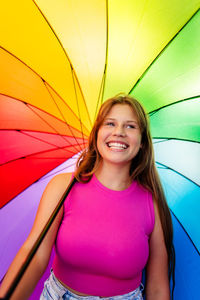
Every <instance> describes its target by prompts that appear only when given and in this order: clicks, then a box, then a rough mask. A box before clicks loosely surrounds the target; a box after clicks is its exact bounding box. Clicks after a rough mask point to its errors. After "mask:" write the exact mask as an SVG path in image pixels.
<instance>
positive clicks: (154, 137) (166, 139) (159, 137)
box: [152, 136, 200, 144]
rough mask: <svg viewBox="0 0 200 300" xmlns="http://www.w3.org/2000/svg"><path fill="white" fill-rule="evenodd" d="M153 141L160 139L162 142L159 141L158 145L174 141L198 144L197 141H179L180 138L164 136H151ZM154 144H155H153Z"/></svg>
mask: <svg viewBox="0 0 200 300" xmlns="http://www.w3.org/2000/svg"><path fill="white" fill-rule="evenodd" d="M152 138H153V139H161V140H164V141H160V142H158V143H161V142H165V141H170V140H176V141H184V142H190V143H197V144H199V143H200V142H198V141H194V140H189V139H180V138H176V137H172V138H167V137H166V136H163V137H162V136H152ZM155 144H156V143H155Z"/></svg>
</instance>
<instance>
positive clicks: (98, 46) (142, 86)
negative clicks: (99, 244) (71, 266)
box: [0, 0, 200, 300]
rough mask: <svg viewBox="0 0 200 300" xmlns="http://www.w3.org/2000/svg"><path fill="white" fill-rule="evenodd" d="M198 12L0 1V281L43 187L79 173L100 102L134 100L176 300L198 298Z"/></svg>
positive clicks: (180, 3) (96, 2)
mask: <svg viewBox="0 0 200 300" xmlns="http://www.w3.org/2000/svg"><path fill="white" fill-rule="evenodd" d="M199 8H200V1H199V0H190V1H186V0H169V1H158V0H152V1H147V0H136V1H132V0H129V1H128V0H125V1H119V0H115V1H114V0H107V1H103V0H101V1H100V0H93V1H92V0H85V1H81V0H76V1H70V0H68V1H64V0H49V1H42V0H26V1H23V0H19V1H14V0H8V1H4V2H3V3H2V4H1V9H0V70H1V72H0V77H1V80H0V138H1V149H0V153H1V155H0V163H1V165H0V182H1V199H0V204H1V210H0V228H3V230H1V231H2V232H1V241H0V243H1V244H0V260H1V262H0V265H1V269H0V275H1V277H0V278H1V279H2V278H3V276H4V274H5V273H6V270H7V268H8V266H9V264H10V262H11V260H12V258H13V256H14V255H15V253H16V251H17V250H18V248H19V247H20V245H21V244H22V243H23V241H24V239H25V238H26V236H27V234H28V232H29V230H30V228H31V225H32V222H33V219H34V216H35V212H36V209H37V206H38V202H39V199H40V197H41V194H42V192H43V190H44V188H45V185H46V184H47V182H48V181H49V180H50V178H51V177H52V176H54V175H55V174H57V173H59V172H66V171H69V172H70V171H72V170H74V166H75V162H76V159H77V156H78V154H79V153H80V151H82V150H83V149H84V148H85V147H86V145H87V137H88V135H89V132H90V130H91V126H92V123H93V121H94V119H95V116H96V113H97V111H98V109H99V106H100V104H101V103H102V102H103V101H104V100H105V99H107V98H108V97H111V96H113V95H115V94H117V93H119V92H125V93H128V94H131V95H133V96H134V97H136V98H137V99H138V100H139V101H140V102H141V103H142V104H143V105H144V106H145V108H146V111H147V112H148V113H149V116H150V122H151V131H152V136H153V138H154V147H155V156H156V162H157V167H158V171H159V173H160V176H161V180H162V183H163V187H164V190H165V193H166V197H167V200H168V203H169V206H170V209H171V213H172V218H173V224H174V244H175V250H176V274H175V275H176V287H175V299H177V300H179V299H186V300H187V299H188V300H189V299H197V297H198V295H199V291H198V287H199V284H200V238H199V237H200V229H199V228H200V226H199V222H198V218H199V214H200V205H199V199H200V189H199V183H200V176H199V168H198V167H199V165H200V164H199V162H200V158H199V157H200V144H199V142H200V131H199V125H200V120H199V115H200V105H199V99H200V55H199V53H200V11H199ZM49 267H50V265H49ZM45 276H47V275H46V273H45V275H44V278H45ZM44 278H43V279H42V280H41V281H40V282H39V284H38V286H37V287H36V290H35V292H34V293H33V295H32V297H31V298H32V299H37V298H38V295H39V293H40V291H41V286H42V284H43V280H44Z"/></svg>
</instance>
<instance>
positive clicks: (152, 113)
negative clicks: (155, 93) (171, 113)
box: [148, 95, 200, 117]
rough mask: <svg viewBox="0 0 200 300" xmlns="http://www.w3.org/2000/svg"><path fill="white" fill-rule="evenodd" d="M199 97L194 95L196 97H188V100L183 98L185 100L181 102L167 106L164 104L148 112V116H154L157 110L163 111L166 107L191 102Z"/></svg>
mask: <svg viewBox="0 0 200 300" xmlns="http://www.w3.org/2000/svg"><path fill="white" fill-rule="evenodd" d="M199 97H200V95H196V96H193V97H189V98H185V99H181V100H177V101H175V102H172V103H169V104H166V105H163V106H160V107H159V108H156V109H154V110H152V111H150V112H149V113H148V114H149V115H150V117H151V116H152V115H154V114H155V113H157V112H158V111H159V110H161V109H164V108H166V107H169V106H172V105H176V104H179V103H182V102H186V101H190V100H191V101H192V100H194V99H198V98H199Z"/></svg>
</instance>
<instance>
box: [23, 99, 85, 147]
mask: <svg viewBox="0 0 200 300" xmlns="http://www.w3.org/2000/svg"><path fill="white" fill-rule="evenodd" d="M24 103H25V104H26V105H27V107H28V108H29V109H30V110H31V111H32V112H33V113H34V114H36V115H37V116H38V117H39V118H40V119H41V120H42V121H44V122H45V123H46V124H47V125H48V126H50V127H51V128H52V129H53V130H54V131H55V132H56V133H57V134H58V135H59V136H60V137H61V138H63V139H64V140H65V138H64V137H63V136H62V135H61V134H60V133H59V132H58V131H57V130H56V129H55V128H54V127H53V126H52V125H51V124H49V123H48V122H47V121H46V120H44V119H43V118H42V117H41V116H40V115H39V114H38V113H37V112H36V111H34V110H33V109H32V108H31V107H30V106H29V104H28V103H26V102H24ZM64 124H66V123H64ZM70 131H71V130H70ZM73 137H74V135H73ZM70 144H71V143H70ZM71 146H73V144H71ZM74 148H75V149H76V147H74ZM76 150H77V151H80V150H79V149H76Z"/></svg>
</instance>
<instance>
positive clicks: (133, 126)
mask: <svg viewBox="0 0 200 300" xmlns="http://www.w3.org/2000/svg"><path fill="white" fill-rule="evenodd" d="M126 128H136V126H135V125H132V124H127V125H126Z"/></svg>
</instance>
